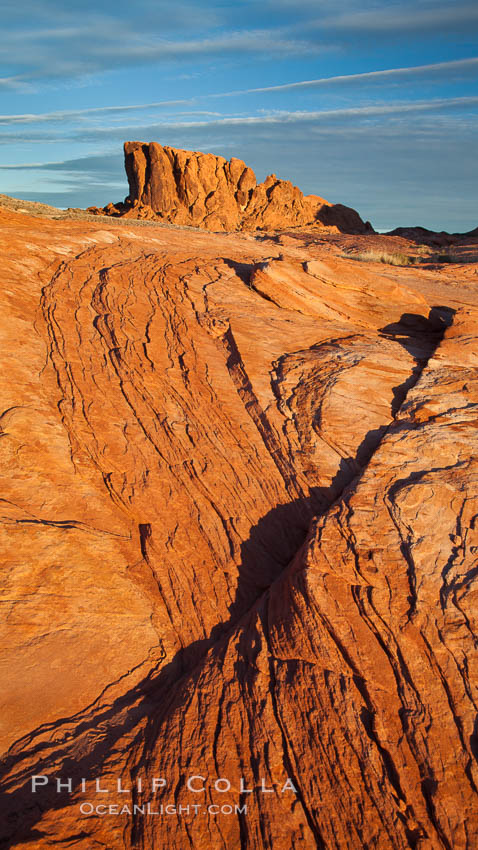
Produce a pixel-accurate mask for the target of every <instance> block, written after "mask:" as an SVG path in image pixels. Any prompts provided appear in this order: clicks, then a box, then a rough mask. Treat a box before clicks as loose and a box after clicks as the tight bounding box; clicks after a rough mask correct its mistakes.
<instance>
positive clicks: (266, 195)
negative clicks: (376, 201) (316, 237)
mask: <svg viewBox="0 0 478 850" xmlns="http://www.w3.org/2000/svg"><path fill="white" fill-rule="evenodd" d="M124 154H125V168H126V174H127V176H128V182H129V195H128V197H127V198H126V201H125V203H124V204H116V205H114V204H109V205H108V206H107V207H105V208H104V212H106V213H108V214H110V215H124V216H126V217H131V218H136V217H137V218H146V219H158V220H166V221H170V222H173V223H174V224H180V225H192V226H194V227H204V228H206V229H207V230H213V231H224V230H226V231H227V230H259V229H262V230H277V229H281V228H284V227H301V226H306V225H321V226H322V227H328V228H335V229H337V230H340V231H343V232H346V233H366V232H371V231H372V228H371V226H370V224H368V223H367V224H365V223H364V222H363V221H362V219H361V218H360V216H359V215H358V213H356V212H355V210H352V209H350V208H349V207H345V206H342V205H341V204H335V205H333V204H331V203H329V202H328V201H324V200H323V199H322V198H319V197H318V196H316V195H307V196H304V195H303V194H302V192H301V191H300V189H298V188H297V187H296V186H293V185H292V183H290V182H289V181H288V180H280V179H278V178H277V177H276V176H275V174H271V175H270V176H269V177H267V179H266V180H265V181H264V183H257V180H256V176H255V174H254V172H253V170H252V168H248V167H247V166H246V164H245V163H244V162H242V160H240V159H235V158H232V159H231V160H229V161H228V160H226V159H224V157H221V156H215V155H214V154H211V153H197V152H192V151H185V150H177V149H176V148H171V147H167V146H166V147H163V146H162V145H159V144H158V143H157V142H151V143H150V144H143V143H142V142H126V143H125V145H124Z"/></svg>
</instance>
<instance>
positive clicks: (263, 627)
mask: <svg viewBox="0 0 478 850" xmlns="http://www.w3.org/2000/svg"><path fill="white" fill-rule="evenodd" d="M374 238H375V237H374ZM383 240H384V244H391V242H390V239H389V241H388V242H387V238H386V237H384V238H383ZM0 245H1V246H2V253H3V256H4V262H3V287H2V301H3V305H2V316H3V321H2V334H3V337H2V351H3V353H4V359H5V362H6V369H5V370H4V371H3V373H2V376H1V379H0V380H1V383H0V392H1V399H2V409H1V411H0V427H1V431H0V434H1V440H0V451H1V453H2V454H1V461H2V463H1V468H2V474H3V482H2V496H1V499H2V501H1V507H2V510H1V515H2V524H1V535H2V541H1V546H2V552H3V554H4V566H3V579H4V580H3V582H2V585H3V590H2V594H3V595H2V602H3V610H4V618H3V621H2V622H3V625H2V630H1V634H0V649H1V656H0V663H1V664H2V672H3V676H2V681H3V682H4V683H6V682H7V681H8V688H7V687H4V688H3V689H2V701H3V708H2V726H1V730H0V732H1V738H2V750H3V753H4V758H3V762H2V780H1V781H2V791H3V796H2V802H1V807H2V808H1V810H2V815H3V816H2V819H1V839H2V841H3V844H2V847H5V848H10V847H15V848H21V850H26V848H32V847H34V848H38V850H44V848H51V847H62V848H79V850H94V848H105V847H106V848H109V850H122V848H124V850H133V848H136V850H138V849H139V848H143V850H153V848H154V850H188V848H190V849H191V850H206V848H207V850H211V848H213V850H236V848H237V850H292V848H295V849H296V850H298V848H300V850H310V848H326V850H357V848H362V847H364V848H374V850H389V848H390V850H405V848H418V850H441V848H443V849H444V850H473V848H476V847H477V846H478V817H477V814H478V808H477V782H478V776H477V764H476V760H477V738H476V725H475V723H476V705H477V700H478V693H477V685H476V683H477V681H478V676H477V673H478V670H477V653H476V639H477V623H476V601H477V600H476V595H477V574H478V571H477V566H478V560H477V555H478V539H477V526H476V516H477V514H478V505H477V497H476V494H477V471H478V466H477V461H476V456H475V455H476V451H475V446H476V426H477V412H478V380H477V376H478V372H477V366H478V348H477V342H476V328H477V318H478V308H477V303H476V302H477V296H476V279H477V278H476V274H475V272H476V268H475V267H470V266H469V267H464V266H460V265H458V264H457V265H454V266H453V267H440V268H438V269H426V268H410V267H409V268H392V267H384V266H383V265H380V264H372V263H357V262H354V261H353V260H351V259H347V258H344V257H341V256H339V251H340V245H338V244H337V243H336V242H334V241H333V240H332V241H329V242H327V241H324V240H322V241H319V240H318V239H317V234H316V231H314V230H312V231H309V232H308V231H305V230H304V231H303V232H300V233H299V232H297V231H293V232H292V233H291V234H287V233H284V234H282V235H281V236H279V237H278V236H271V237H268V236H267V235H265V236H264V235H262V236H257V235H253V234H250V233H245V234H244V233H239V234H211V233H205V232H200V231H187V232H185V231H184V230H181V229H180V228H174V227H169V228H164V227H163V226H154V225H151V226H149V227H148V228H138V227H135V226H134V222H133V221H131V222H130V221H124V222H122V223H118V222H113V221H109V220H105V219H103V220H101V221H97V222H85V221H67V222H65V221H51V220H48V219H44V220H40V219H35V218H33V217H30V216H28V215H24V214H21V213H15V212H9V211H0ZM32 774H41V775H45V776H48V777H49V778H50V783H49V784H48V786H46V787H44V788H40V789H39V790H38V792H37V793H36V794H35V795H32V793H31V790H30V788H31V786H30V777H31V775H32ZM191 775H201V776H202V777H204V780H205V785H206V787H207V791H205V792H204V793H200V794H197V795H192V794H191V793H190V792H188V790H187V788H186V786H185V779H186V777H188V776H191ZM56 777H63V778H69V777H71V778H72V779H73V783H72V793H68V791H67V790H65V789H63V790H62V792H61V793H57V792H56V790H55V787H54V779H55V778H56ZM97 777H101V787H103V788H108V789H109V791H110V792H109V794H104V793H102V792H101V793H96V792H95V789H94V786H93V782H94V779H95V778H97ZM118 777H120V778H121V781H122V786H121V787H122V788H123V789H131V788H132V787H133V786H134V783H135V782H136V783H137V780H138V779H139V778H142V779H143V782H144V786H143V790H142V791H141V792H139V791H137V790H136V791H135V792H134V793H124V794H123V793H121V792H120V793H119V792H118V791H117V790H116V791H115V783H116V780H117V778H118ZM153 777H164V778H165V779H166V782H167V785H166V787H165V788H163V789H161V791H160V792H158V793H156V794H152V793H151V788H150V785H148V783H150V782H151V779H152V778H153ZM217 777H225V778H227V779H228V780H229V781H230V783H231V788H230V789H229V790H226V791H220V790H215V789H214V787H213V783H214V781H215V780H216V778H217ZM241 777H244V780H245V786H244V787H245V788H246V789H247V790H250V791H251V793H250V794H247V793H242V794H241V792H240V788H241V786H240V781H241ZM82 778H86V780H87V783H86V789H85V791H84V792H83V791H82V789H81V785H80V782H81V779H82ZM288 778H289V779H290V781H291V782H292V784H293V785H294V787H295V789H296V791H297V793H294V792H291V791H290V789H289V790H286V791H285V792H282V789H283V787H284V785H285V784H286V783H287V780H288ZM263 780H264V783H265V786H266V788H271V789H273V790H272V791H267V792H266V793H262V792H261V786H262V781H263ZM105 801H107V803H108V805H110V804H111V805H112V806H113V807H114V806H116V809H115V810H114V811H113V813H112V814H111V815H108V816H103V815H102V814H97V813H96V812H95V811H93V813H92V814H82V813H81V810H80V806H81V805H82V804H84V803H85V802H86V803H88V804H91V806H92V807H96V806H97V805H98V804H104V803H105ZM148 802H152V803H153V808H154V807H156V808H157V806H159V805H160V804H164V805H165V804H167V803H168V804H174V805H176V806H180V805H182V806H185V807H187V806H188V805H191V804H197V805H198V806H199V808H200V811H199V812H198V813H195V812H194V811H192V810H190V811H189V812H188V811H187V809H184V810H183V813H182V814H181V815H180V816H179V815H177V814H176V815H168V816H167V815H164V816H153V815H149V816H148V815H147V814H145V815H142V814H141V812H140V811H139V810H138V811H137V812H136V814H134V813H132V814H128V812H124V813H123V814H120V813H119V812H120V810H121V809H122V807H123V806H124V805H126V807H127V808H128V805H129V806H130V807H131V810H132V811H133V808H132V807H133V805H134V804H136V805H138V806H141V805H146V804H147V803H148ZM244 803H246V804H247V813H245V812H244V811H242V812H241V811H238V812H234V811H233V812H232V814H217V813H216V812H215V810H213V811H211V810H210V809H209V808H208V807H209V806H210V805H211V804H212V805H219V806H222V805H227V806H232V807H234V806H236V805H239V808H242V806H243V805H244Z"/></svg>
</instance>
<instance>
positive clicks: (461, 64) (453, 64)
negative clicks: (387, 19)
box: [211, 56, 478, 97]
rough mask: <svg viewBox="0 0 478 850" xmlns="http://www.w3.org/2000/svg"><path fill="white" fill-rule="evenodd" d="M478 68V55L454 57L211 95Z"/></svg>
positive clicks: (286, 89) (228, 94) (364, 81)
mask: <svg viewBox="0 0 478 850" xmlns="http://www.w3.org/2000/svg"><path fill="white" fill-rule="evenodd" d="M475 68H476V69H478V57H476V56H473V57H470V58H469V59H454V60H452V61H449V62H435V63H432V64H429V65H412V66H410V67H405V68H387V69H384V70H380V71H365V72H363V73H361V74H341V75H340V76H336V77H319V78H318V79H316V80H301V81H299V82H293V83H283V84H282V85H279V86H262V87H260V88H251V89H243V90H242V91H231V92H226V93H225V94H217V95H211V97H231V96H233V95H238V94H253V93H259V92H273V91H291V90H293V89H302V88H316V87H319V86H322V87H326V86H329V85H332V86H333V85H337V84H341V85H342V84H350V83H366V82H371V81H382V80H383V81H387V80H389V79H393V78H398V79H400V78H403V77H413V76H417V75H422V74H425V75H426V74H437V73H438V74H441V73H446V74H450V72H453V71H458V72H460V71H467V70H470V69H471V70H473V69H475Z"/></svg>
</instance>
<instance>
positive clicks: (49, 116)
mask: <svg viewBox="0 0 478 850" xmlns="http://www.w3.org/2000/svg"><path fill="white" fill-rule="evenodd" d="M477 72H478V57H476V56H474V57H469V58H467V59H458V60H450V61H448V62H435V63H431V64H427V65H413V66H408V67H403V68H385V69H382V70H376V71H366V72H363V73H360V74H341V75H339V76H332V77H320V78H318V79H315V80H299V81H294V82H289V83H282V84H281V85H277V86H261V87H256V88H249V89H242V90H237V89H236V90H233V91H229V92H213V93H209V94H200V95H197V96H196V97H195V98H189V99H186V98H184V99H178V100H162V101H153V102H151V103H135V104H125V105H115V106H99V107H91V108H87V109H66V110H65V109H64V110H58V111H53V112H43V113H19V114H13V115H0V126H10V125H14V124H42V123H50V122H53V123H54V122H59V121H65V120H68V121H74V120H75V119H83V118H96V117H100V116H101V115H105V116H106V115H121V114H123V113H124V114H128V113H134V112H141V111H146V110H152V109H161V110H162V109H173V108H176V107H183V106H187V105H189V106H193V104H194V103H195V102H198V101H201V100H208V99H220V98H231V97H235V96H238V95H247V94H267V93H268V92H284V91H294V90H301V89H315V88H327V87H329V86H330V87H334V86H337V85H339V86H347V85H351V86H356V85H357V84H360V85H363V84H367V83H369V82H374V83H375V82H378V83H382V82H385V83H387V82H389V81H393V80H402V79H404V78H405V79H415V78H417V77H418V78H420V77H424V76H431V77H435V76H438V77H440V76H442V75H446V76H447V79H448V80H450V78H451V77H452V76H453V74H455V73H456V74H458V75H460V74H469V73H471V74H475V75H476V73H477ZM0 84H1V80H0ZM454 100H456V99H454ZM432 102H433V101H432ZM437 102H440V101H437ZM412 106H413V104H412ZM413 108H416V107H415V106H413ZM178 114H179V113H178ZM182 114H188V113H185V112H182ZM190 114H195V115H209V116H216V117H219V115H220V114H219V113H218V112H212V111H209V110H200V109H194V110H191V113H190Z"/></svg>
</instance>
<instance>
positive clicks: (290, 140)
mask: <svg viewBox="0 0 478 850" xmlns="http://www.w3.org/2000/svg"><path fill="white" fill-rule="evenodd" d="M0 8H1V17H2V26H3V38H2V43H1V45H0V63H1V67H0V99H1V106H0V142H1V146H2V147H1V155H0V191H1V192H4V193H6V194H11V195H14V196H16V197H21V198H29V199H31V200H40V201H44V202H46V203H53V204H55V205H57V206H62V207H66V206H87V205H90V204H98V205H100V204H101V205H102V204H105V203H107V202H108V201H110V200H114V201H116V200H121V199H122V198H123V197H124V196H125V195H126V194H127V183H126V178H125V175H124V169H123V155H122V142H123V141H125V140H126V139H134V140H140V141H157V142H160V143H161V144H168V145H173V146H175V147H181V148H187V149H190V150H203V151H211V152H213V153H217V154H221V155H223V156H226V157H228V158H229V157H231V156H237V157H239V158H241V159H244V160H245V161H246V162H247V164H248V165H251V166H252V168H254V170H255V171H256V174H257V176H258V178H259V179H263V178H264V177H265V176H266V175H267V174H269V173H271V172H273V173H275V174H277V175H278V176H280V177H283V178H287V179H290V180H292V181H293V182H294V183H295V184H296V185H298V186H299V187H300V188H301V189H302V190H303V191H304V192H306V193H310V192H313V193H316V194H319V195H322V196H323V197H325V198H327V199H328V200H331V201H333V202H340V203H345V204H348V205H350V206H353V207H355V208H356V209H358V211H359V212H360V213H361V215H362V216H363V217H364V218H366V219H370V220H371V221H372V223H373V224H374V225H375V226H376V227H377V228H379V229H388V228H392V227H395V226H398V225H407V224H408V225H415V224H421V225H424V226H427V227H430V228H433V229H442V228H444V229H447V230H452V231H453V230H469V229H471V228H473V227H476V226H477V225H478V204H477V191H476V190H477V183H478V181H477V176H478V175H477V170H478V169H477V157H476V150H477V141H478V132H477V130H478V85H477V78H478V43H477V32H478V5H477V4H476V2H460V0H458V2H456V3H455V4H454V5H452V4H450V2H442V0H398V2H373V0H365V2H356V0H342V2H340V3H337V2H336V1H335V0H236V2H229V0H223V2H218V0H213V1H212V2H204V0H198V2H192V0H190V2H185V0H177V2H176V3H171V2H170V0H168V2H165V0H135V2H132V1H131V0H128V2H125V0H114V2H112V0H111V2H110V0H96V2H93V1H92V0H82V2H81V3H80V2H76V0H63V2H60V0H41V2H39V0H21V2H19V0H16V2H15V0H2V1H1V3H0Z"/></svg>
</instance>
